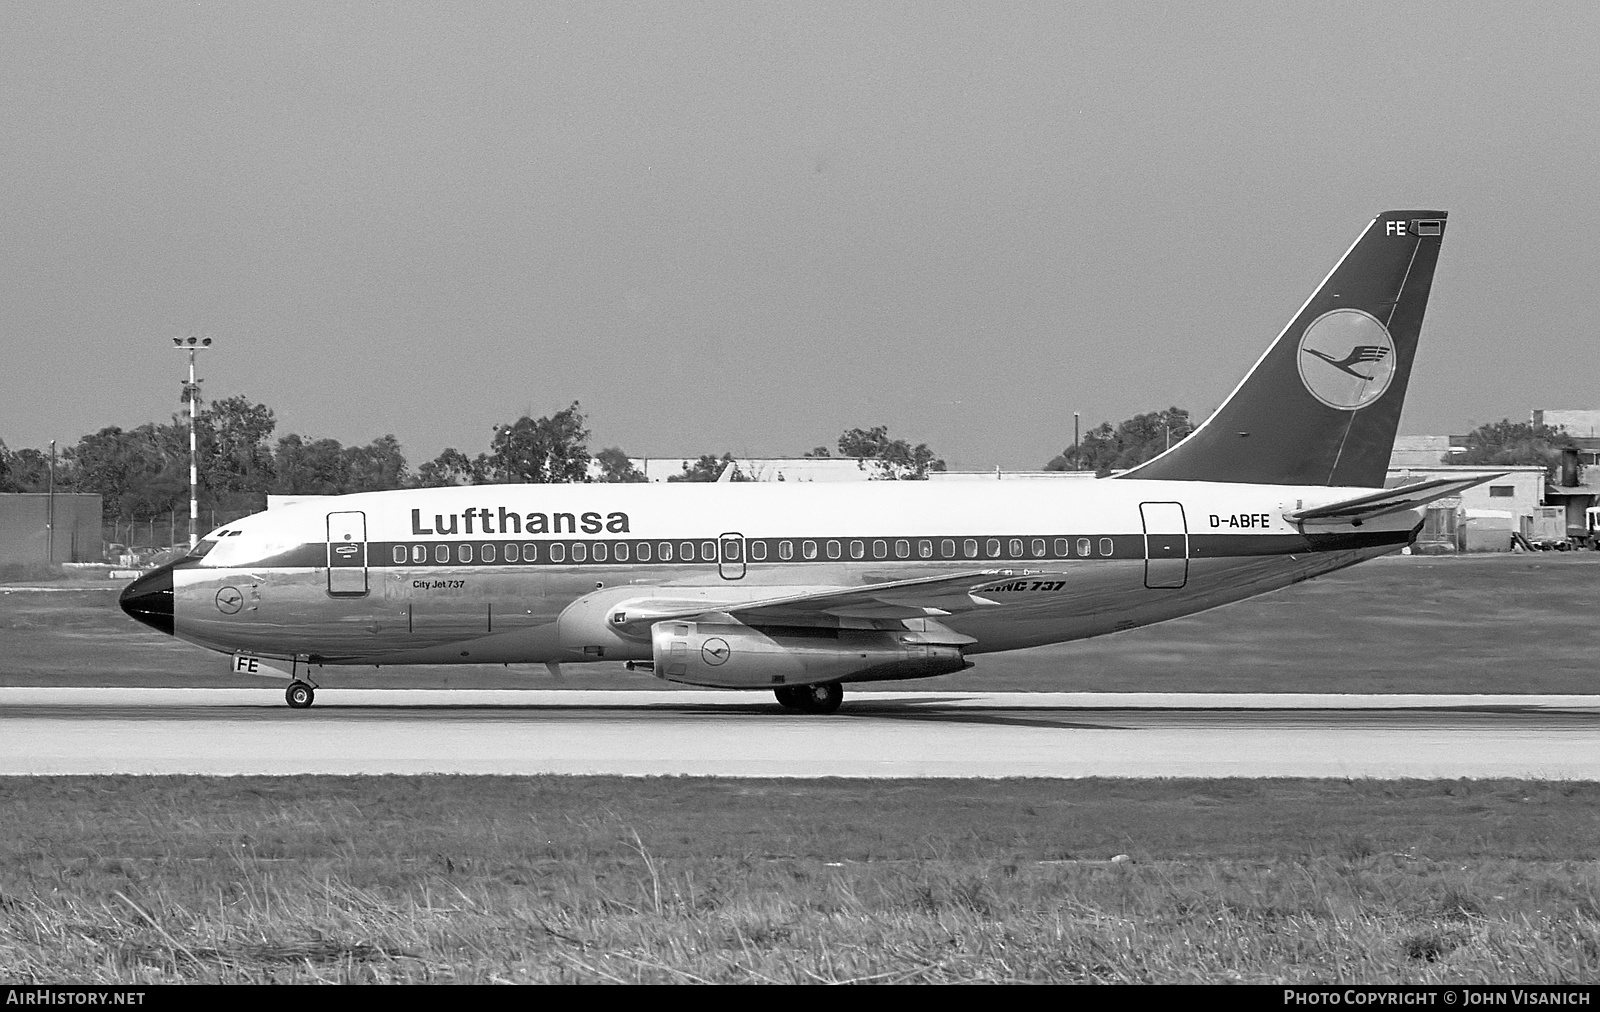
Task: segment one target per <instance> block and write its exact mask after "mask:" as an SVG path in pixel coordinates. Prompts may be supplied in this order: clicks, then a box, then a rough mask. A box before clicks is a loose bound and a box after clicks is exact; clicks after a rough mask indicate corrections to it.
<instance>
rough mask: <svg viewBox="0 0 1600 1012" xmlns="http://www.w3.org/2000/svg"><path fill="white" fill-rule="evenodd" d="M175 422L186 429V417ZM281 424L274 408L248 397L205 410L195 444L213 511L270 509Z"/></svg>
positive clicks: (198, 421)
mask: <svg viewBox="0 0 1600 1012" xmlns="http://www.w3.org/2000/svg"><path fill="white" fill-rule="evenodd" d="M173 423H174V425H176V426H179V427H183V426H186V425H187V419H186V418H185V417H184V416H183V415H181V414H179V415H174V416H173ZM277 424H278V423H277V419H276V418H275V417H274V416H273V413H272V409H271V408H269V407H267V406H266V405H265V404H256V403H254V402H253V401H251V400H250V399H249V398H247V397H243V396H234V397H225V398H223V399H222V400H219V401H212V402H211V403H210V404H209V405H207V406H206V407H205V408H204V409H203V410H202V411H201V412H200V414H199V416H198V417H197V418H196V419H195V443H196V446H197V449H198V451H199V457H200V460H201V468H200V472H201V475H200V476H201V480H202V481H203V482H204V484H205V488H206V491H207V492H208V493H209V495H208V498H209V499H210V500H211V505H212V506H213V507H215V508H220V509H223V510H227V511H229V512H239V511H244V510H250V511H254V510H258V509H261V508H262V507H264V506H265V505H266V494H267V491H268V490H269V489H270V488H272V486H273V474H274V471H275V461H274V459H273V453H272V449H271V444H270V443H269V442H268V440H269V439H271V438H272V430H273V429H275V428H276V427H277ZM185 435H187V433H185Z"/></svg>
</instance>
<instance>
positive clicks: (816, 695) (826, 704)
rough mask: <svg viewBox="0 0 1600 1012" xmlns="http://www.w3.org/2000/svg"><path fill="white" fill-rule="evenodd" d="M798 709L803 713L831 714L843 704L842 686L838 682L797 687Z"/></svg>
mask: <svg viewBox="0 0 1600 1012" xmlns="http://www.w3.org/2000/svg"><path fill="white" fill-rule="evenodd" d="M795 688H796V689H797V690H798V692H797V698H798V702H799V704H800V707H799V708H800V709H801V710H802V711H803V712H805V713H832V712H833V711H835V710H837V709H838V708H839V704H840V703H842V702H844V686H842V685H840V684H839V683H838V682H818V683H817V684H816V685H797V686H795Z"/></svg>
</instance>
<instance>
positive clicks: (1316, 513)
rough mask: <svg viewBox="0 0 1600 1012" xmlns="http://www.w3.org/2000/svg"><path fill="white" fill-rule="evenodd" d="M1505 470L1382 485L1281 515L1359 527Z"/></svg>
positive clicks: (1297, 520) (1294, 521)
mask: <svg viewBox="0 0 1600 1012" xmlns="http://www.w3.org/2000/svg"><path fill="white" fill-rule="evenodd" d="M1503 474H1505V472H1504V471H1496V472H1493V473H1491V474H1473V475H1465V476H1463V477H1460V478H1435V479H1434V480H1432V481H1419V482H1416V483H1414V484H1411V485H1402V486H1400V487H1399V488H1390V489H1384V490H1383V491H1382V492H1372V493H1370V494H1368V495H1358V496H1356V497H1355V498H1354V499H1345V500H1343V501H1342V502H1336V503H1330V504H1328V505H1326V506H1314V507H1312V508H1311V509H1303V510H1293V511H1291V512H1288V513H1285V514H1284V515H1283V518H1284V519H1285V520H1287V521H1289V522H1290V523H1292V524H1317V525H1321V524H1350V525H1351V526H1354V527H1360V526H1361V525H1362V524H1364V523H1366V522H1367V521H1368V520H1375V519H1377V518H1378V517H1383V516H1388V515H1389V514H1391V513H1401V512H1403V511H1405V510H1411V509H1416V508H1417V507H1418V506H1425V505H1427V504H1428V503H1430V502H1433V501H1434V500H1435V499H1443V498H1445V497H1446V496H1452V495H1456V494H1457V493H1459V492H1462V491H1464V490H1465V489H1469V488H1471V487H1472V486H1474V485H1481V484H1483V483H1484V482H1486V481H1491V480H1493V479H1495V478H1498V477H1500V476H1501V475H1503Z"/></svg>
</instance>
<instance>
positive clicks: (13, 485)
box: [0, 442, 66, 492]
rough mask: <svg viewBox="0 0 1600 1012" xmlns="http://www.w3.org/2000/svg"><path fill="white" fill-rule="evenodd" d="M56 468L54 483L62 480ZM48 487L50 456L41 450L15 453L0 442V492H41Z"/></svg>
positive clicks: (62, 476) (58, 469)
mask: <svg viewBox="0 0 1600 1012" xmlns="http://www.w3.org/2000/svg"><path fill="white" fill-rule="evenodd" d="M64 477H66V476H64V475H63V474H62V473H61V469H60V468H59V467H58V468H57V471H56V483H57V485H60V484H61V483H62V480H63V478H64ZM49 485H50V455H49V454H48V453H45V452H43V451H41V450H33V449H23V450H18V451H16V452H15V453H12V452H11V451H9V450H7V449H6V444H5V443H3V442H0V492H43V491H45V490H46V489H47V488H48V487H49Z"/></svg>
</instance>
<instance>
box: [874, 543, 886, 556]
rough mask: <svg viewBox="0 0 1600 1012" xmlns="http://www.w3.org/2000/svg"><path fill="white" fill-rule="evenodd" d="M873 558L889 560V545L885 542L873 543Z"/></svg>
mask: <svg viewBox="0 0 1600 1012" xmlns="http://www.w3.org/2000/svg"><path fill="white" fill-rule="evenodd" d="M872 557H873V558H874V559H887V558H888V557H889V545H888V543H887V542H884V541H874V542H873V543H872Z"/></svg>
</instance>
